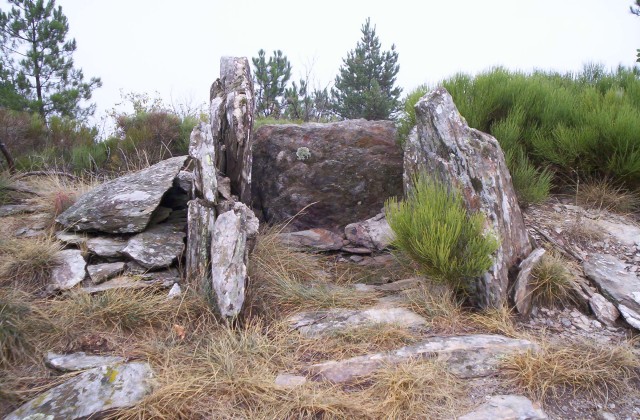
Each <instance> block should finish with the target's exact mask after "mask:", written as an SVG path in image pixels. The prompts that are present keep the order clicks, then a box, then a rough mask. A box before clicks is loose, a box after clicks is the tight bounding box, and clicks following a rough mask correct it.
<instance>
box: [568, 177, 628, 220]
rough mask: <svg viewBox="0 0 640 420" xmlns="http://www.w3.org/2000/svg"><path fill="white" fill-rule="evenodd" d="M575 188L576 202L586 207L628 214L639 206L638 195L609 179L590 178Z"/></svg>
mask: <svg viewBox="0 0 640 420" xmlns="http://www.w3.org/2000/svg"><path fill="white" fill-rule="evenodd" d="M575 188H576V202H577V203H578V204H579V205H581V206H583V207H586V208H590V209H596V210H607V211H610V212H614V213H620V214H629V213H632V212H634V211H636V210H638V208H640V196H638V194H637V193H634V192H630V191H628V190H626V189H625V188H624V187H622V186H620V185H616V184H615V183H614V182H612V181H611V180H609V179H600V180H596V179H593V180H590V181H588V182H585V183H583V184H579V185H578V186H576V187H575Z"/></svg>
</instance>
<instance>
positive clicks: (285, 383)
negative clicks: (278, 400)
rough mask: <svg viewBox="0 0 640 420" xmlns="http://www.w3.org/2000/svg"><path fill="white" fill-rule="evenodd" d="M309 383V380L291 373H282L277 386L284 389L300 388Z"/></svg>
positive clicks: (277, 377)
mask: <svg viewBox="0 0 640 420" xmlns="http://www.w3.org/2000/svg"><path fill="white" fill-rule="evenodd" d="M306 383H307V378H305V377H304V376H300V375H292V374H290V373H281V374H279V375H278V376H276V380H275V384H276V386H277V387H280V388H284V389H293V388H298V387H300V386H302V385H304V384H306Z"/></svg>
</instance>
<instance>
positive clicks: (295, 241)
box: [278, 228, 343, 251]
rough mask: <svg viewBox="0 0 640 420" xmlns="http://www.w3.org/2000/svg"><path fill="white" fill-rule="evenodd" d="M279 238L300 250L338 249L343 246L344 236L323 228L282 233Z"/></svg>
mask: <svg viewBox="0 0 640 420" xmlns="http://www.w3.org/2000/svg"><path fill="white" fill-rule="evenodd" d="M278 239H280V241H281V242H282V243H283V244H285V245H287V246H290V247H292V248H294V249H300V250H311V251H337V250H339V249H341V248H342V246H343V239H342V236H339V235H337V234H335V233H333V232H331V231H329V230H326V229H321V228H315V229H309V230H301V231H299V232H287V233H280V234H279V235H278Z"/></svg>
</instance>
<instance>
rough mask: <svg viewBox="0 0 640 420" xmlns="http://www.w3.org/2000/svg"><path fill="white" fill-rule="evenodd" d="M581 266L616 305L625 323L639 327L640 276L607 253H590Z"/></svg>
mask: <svg viewBox="0 0 640 420" xmlns="http://www.w3.org/2000/svg"><path fill="white" fill-rule="evenodd" d="M582 267H583V269H584V272H585V274H586V275H587V277H589V278H590V279H591V280H593V281H594V282H595V283H596V284H597V285H598V288H599V289H600V291H601V292H602V294H603V295H604V296H605V297H606V298H608V299H609V300H611V301H612V302H613V303H615V304H616V305H617V306H618V310H619V311H620V313H621V314H622V317H623V318H624V319H625V320H626V321H627V323H629V325H631V326H632V327H634V328H636V329H640V278H638V276H637V274H636V273H635V272H633V271H630V269H629V268H628V267H629V266H628V265H627V264H625V263H624V262H623V261H621V260H619V259H618V258H617V257H615V256H613V255H609V254H592V255H590V258H589V259H588V260H585V261H583V263H582Z"/></svg>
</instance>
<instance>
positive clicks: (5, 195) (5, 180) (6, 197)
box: [0, 172, 11, 206]
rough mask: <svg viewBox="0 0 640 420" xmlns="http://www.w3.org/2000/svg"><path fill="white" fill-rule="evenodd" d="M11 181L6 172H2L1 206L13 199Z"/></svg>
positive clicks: (0, 187) (0, 185)
mask: <svg viewBox="0 0 640 420" xmlns="http://www.w3.org/2000/svg"><path fill="white" fill-rule="evenodd" d="M10 184H11V181H10V180H9V177H8V176H7V174H5V173H4V172H0V206H2V205H5V204H8V203H9V202H10V200H11V196H10V191H9V186H10Z"/></svg>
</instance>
